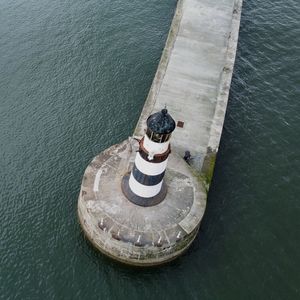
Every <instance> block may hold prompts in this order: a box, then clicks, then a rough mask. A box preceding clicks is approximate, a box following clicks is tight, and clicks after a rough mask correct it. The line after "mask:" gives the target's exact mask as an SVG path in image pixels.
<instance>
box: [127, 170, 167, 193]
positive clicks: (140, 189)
mask: <svg viewBox="0 0 300 300" xmlns="http://www.w3.org/2000/svg"><path fill="white" fill-rule="evenodd" d="M161 186H162V181H161V182H160V183H159V184H156V185H152V186H148V185H143V184H140V183H139V182H138V181H136V179H135V178H134V177H133V175H132V174H130V178H129V187H130V188H131V190H132V192H134V193H135V194H136V195H138V196H140V197H143V198H151V197H154V196H156V195H157V194H158V193H159V192H160V190H161Z"/></svg>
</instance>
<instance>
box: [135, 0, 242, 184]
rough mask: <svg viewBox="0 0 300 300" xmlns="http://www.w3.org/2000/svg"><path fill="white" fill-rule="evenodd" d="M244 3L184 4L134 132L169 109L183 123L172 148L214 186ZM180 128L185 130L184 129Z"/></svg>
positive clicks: (184, 0) (231, 0)
mask: <svg viewBox="0 0 300 300" xmlns="http://www.w3.org/2000/svg"><path fill="white" fill-rule="evenodd" d="M241 9H242V0H226V1H216V0H214V1H199V0H180V1H178V4H177V10H176V13H175V16H174V19H173V22H172V25H171V28H170V32H169V35H168V39H167V42H166V46H165V49H164V51H163V54H162V57H161V60H160V63H159V66H158V69H157V72H156V75H155V78H154V80H153V83H152V86H151V89H150V92H149V94H148V97H147V100H146V102H145V105H144V108H143V111H142V114H141V116H140V119H139V121H138V124H137V127H136V129H135V133H134V134H135V135H137V136H141V135H143V132H144V129H145V124H146V119H147V117H148V116H149V115H150V113H151V112H152V111H158V110H159V109H161V107H163V106H164V105H166V106H167V107H168V110H169V112H170V113H171V115H172V116H174V118H175V119H176V121H177V122H180V123H181V124H180V123H179V126H177V129H176V130H175V132H174V134H173V140H172V148H173V149H174V151H176V152H177V153H178V154H179V155H181V156H183V155H184V152H185V151H187V150H188V151H190V152H191V154H192V157H193V159H192V160H191V164H192V165H193V167H194V168H195V169H196V170H197V171H199V172H200V173H201V175H202V176H203V177H204V179H205V181H206V184H207V185H209V183H210V180H211V177H212V173H213V168H214V161H215V157H216V153H217V151H218V147H219V142H220V138H221V134H222V129H223V123H224V118H225V113H226V107H227V101H228V95H229V89H230V83H231V77H232V72H233V66H234V61H235V55H236V47H237V41H238V33H239V26H240V17H241ZM180 125H181V126H180Z"/></svg>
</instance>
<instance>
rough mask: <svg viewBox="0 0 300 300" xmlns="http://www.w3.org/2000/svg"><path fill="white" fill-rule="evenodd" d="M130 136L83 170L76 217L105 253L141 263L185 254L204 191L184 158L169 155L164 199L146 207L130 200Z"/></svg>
mask: <svg viewBox="0 0 300 300" xmlns="http://www.w3.org/2000/svg"><path fill="white" fill-rule="evenodd" d="M137 149H138V142H137V141H136V140H134V139H132V138H129V139H128V140H126V141H124V142H123V143H121V144H119V145H115V146H112V147H111V148H109V149H107V150H106V151H104V152H102V153H101V154H99V155H98V156H97V157H95V158H94V159H93V161H92V162H91V163H90V165H89V166H88V167H87V169H86V171H85V173H84V179H83V181H82V186H81V191H80V196H79V200H78V216H79V220H80V223H81V226H82V228H83V230H84V233H85V234H86V236H87V237H88V239H89V240H90V241H91V242H92V243H93V244H94V246H95V247H96V248H98V249H99V250H100V251H102V252H104V253H105V254H107V255H109V256H111V257H113V258H114V259H116V260H119V261H121V262H123V263H128V264H132V265H137V266H148V265H156V264H160V263H163V262H166V261H169V260H171V259H174V258H175V257H177V256H178V255H179V254H181V253H182V252H183V251H184V250H185V249H187V247H188V246H189V245H190V243H191V242H192V241H193V239H194V238H195V236H196V234H197V232H198V229H199V225H200V221H201V219H202V217H203V214H204V210H205V205H206V190H205V187H204V186H203V185H202V184H201V182H200V181H198V180H197V178H196V177H195V176H194V175H193V173H192V172H191V169H190V168H189V167H188V165H187V164H186V163H185V162H184V160H183V159H181V158H180V157H178V156H177V155H176V154H174V153H173V154H171V155H170V156H169V163H168V168H167V170H166V175H165V177H164V181H165V182H166V184H167V186H168V193H167V196H166V198H165V199H164V200H163V201H162V202H161V203H159V204H158V205H155V206H151V207H142V206H138V205H135V204H133V203H132V202H130V201H128V200H127V198H126V197H125V196H124V194H123V193H122V190H121V180H122V178H123V176H124V174H126V173H127V172H128V171H129V170H130V169H131V168H132V165H133V162H134V158H135V155H136V150H137Z"/></svg>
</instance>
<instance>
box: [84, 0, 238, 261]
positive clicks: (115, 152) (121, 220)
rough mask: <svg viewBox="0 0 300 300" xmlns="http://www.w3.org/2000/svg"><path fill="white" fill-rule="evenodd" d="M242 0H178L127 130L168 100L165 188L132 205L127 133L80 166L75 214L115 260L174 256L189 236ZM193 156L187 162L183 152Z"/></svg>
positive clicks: (208, 172) (201, 199) (218, 126)
mask: <svg viewBox="0 0 300 300" xmlns="http://www.w3.org/2000/svg"><path fill="white" fill-rule="evenodd" d="M241 5H242V0H179V1H178V6H177V10H176V14H175V17H174V19H173V22H172V26H171V30H170V33H169V36H168V40H167V43H166V47H165V49H164V52H163V55H162V58H161V61H160V64H159V67H158V70H157V72H156V75H155V78H154V81H153V84H152V87H151V89H150V92H149V95H148V98H147V100H146V103H145V106H144V108H143V112H142V114H141V117H140V120H139V122H138V124H137V127H136V130H135V132H134V135H136V136H140V137H141V136H143V135H144V129H145V126H146V119H147V118H148V116H149V115H151V113H153V112H156V111H159V110H161V109H162V108H163V107H164V105H167V107H168V110H169V112H170V114H171V115H172V117H173V118H174V119H175V120H176V121H181V125H182V124H183V126H178V127H177V129H176V130H175V132H174V134H173V137H172V140H171V144H172V148H173V150H172V153H171V155H170V161H169V164H168V167H167V170H166V176H165V178H164V180H165V182H166V185H167V186H168V188H169V189H168V193H167V196H166V198H165V199H164V201H162V202H161V203H160V204H158V205H155V206H152V207H147V208H145V207H138V206H137V205H135V204H133V203H131V202H129V201H128V200H127V198H126V197H125V196H124V195H123V193H122V191H121V180H122V178H123V176H124V175H125V174H127V173H128V171H129V170H131V168H132V164H133V160H134V157H135V151H136V150H137V149H135V148H134V147H136V145H135V143H134V140H133V139H129V140H127V141H124V142H123V143H121V144H119V145H115V146H112V147H111V148H109V149H107V150H105V151H103V152H102V153H100V154H99V155H98V156H97V157H95V158H94V160H93V161H92V162H91V163H90V165H89V166H88V168H87V169H86V171H85V174H84V178H83V181H82V185H81V191H80V195H79V199H78V216H79V220H80V223H81V226H82V228H83V230H84V232H85V234H86V236H87V237H88V238H89V240H90V241H91V242H92V243H93V244H94V245H95V247H97V248H98V249H99V250H100V251H102V252H103V253H105V254H106V255H108V256H111V257H113V258H115V259H117V260H119V261H121V262H125V263H128V264H133V265H139V266H148V265H156V264H161V263H163V262H166V261H169V260H171V259H174V258H175V257H177V256H178V255H180V254H181V253H182V252H183V251H184V250H185V249H187V248H188V247H189V245H190V244H191V242H192V241H193V239H194V238H195V236H196V234H197V232H198V229H199V226H200V223H201V219H202V217H203V214H204V210H205V206H206V197H207V195H206V189H205V188H207V186H208V185H209V183H210V179H211V176H212V171H213V168H214V160H215V156H216V153H217V151H218V146H219V142H220V138H221V133H222V128H223V122H224V118H225V112H226V106H227V101H228V94H229V88H230V82H231V76H232V70H233V65H234V59H235V53H236V46H237V39H238V31H239V22H240V14H241ZM186 150H189V151H190V152H191V154H192V155H193V157H194V159H193V161H192V166H193V167H194V168H196V170H197V171H199V173H200V176H198V175H199V173H198V174H197V172H195V170H193V169H192V168H190V167H189V166H188V165H187V164H186V163H185V161H184V160H183V159H182V156H183V154H184V151H186Z"/></svg>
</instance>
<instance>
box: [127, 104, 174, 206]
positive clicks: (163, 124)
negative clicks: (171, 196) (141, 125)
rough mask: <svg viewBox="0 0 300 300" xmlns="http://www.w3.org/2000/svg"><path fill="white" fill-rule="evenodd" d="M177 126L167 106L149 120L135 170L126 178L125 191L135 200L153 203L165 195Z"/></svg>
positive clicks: (142, 202) (138, 202)
mask: <svg viewBox="0 0 300 300" xmlns="http://www.w3.org/2000/svg"><path fill="white" fill-rule="evenodd" d="M175 126H176V125H175V121H174V120H173V118H172V117H171V116H170V114H168V111H167V109H166V108H164V109H163V110H161V111H160V112H157V113H154V114H153V115H151V116H149V118H148V119H147V130H146V134H145V136H144V137H143V138H142V139H141V140H140V142H139V150H138V152H137V154H136V158H135V162H134V166H133V169H132V171H131V172H130V173H129V174H126V175H125V176H124V177H123V180H122V190H123V193H124V194H125V196H126V197H127V198H128V200H130V201H131V202H133V203H135V204H137V205H140V206H153V205H156V204H158V203H160V202H161V201H162V200H163V199H164V198H165V196H166V193H167V186H166V184H165V182H164V180H163V177H164V175H165V170H166V166H167V161H168V156H169V154H170V152H171V147H170V137H171V134H172V132H173V131H174V129H175Z"/></svg>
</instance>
